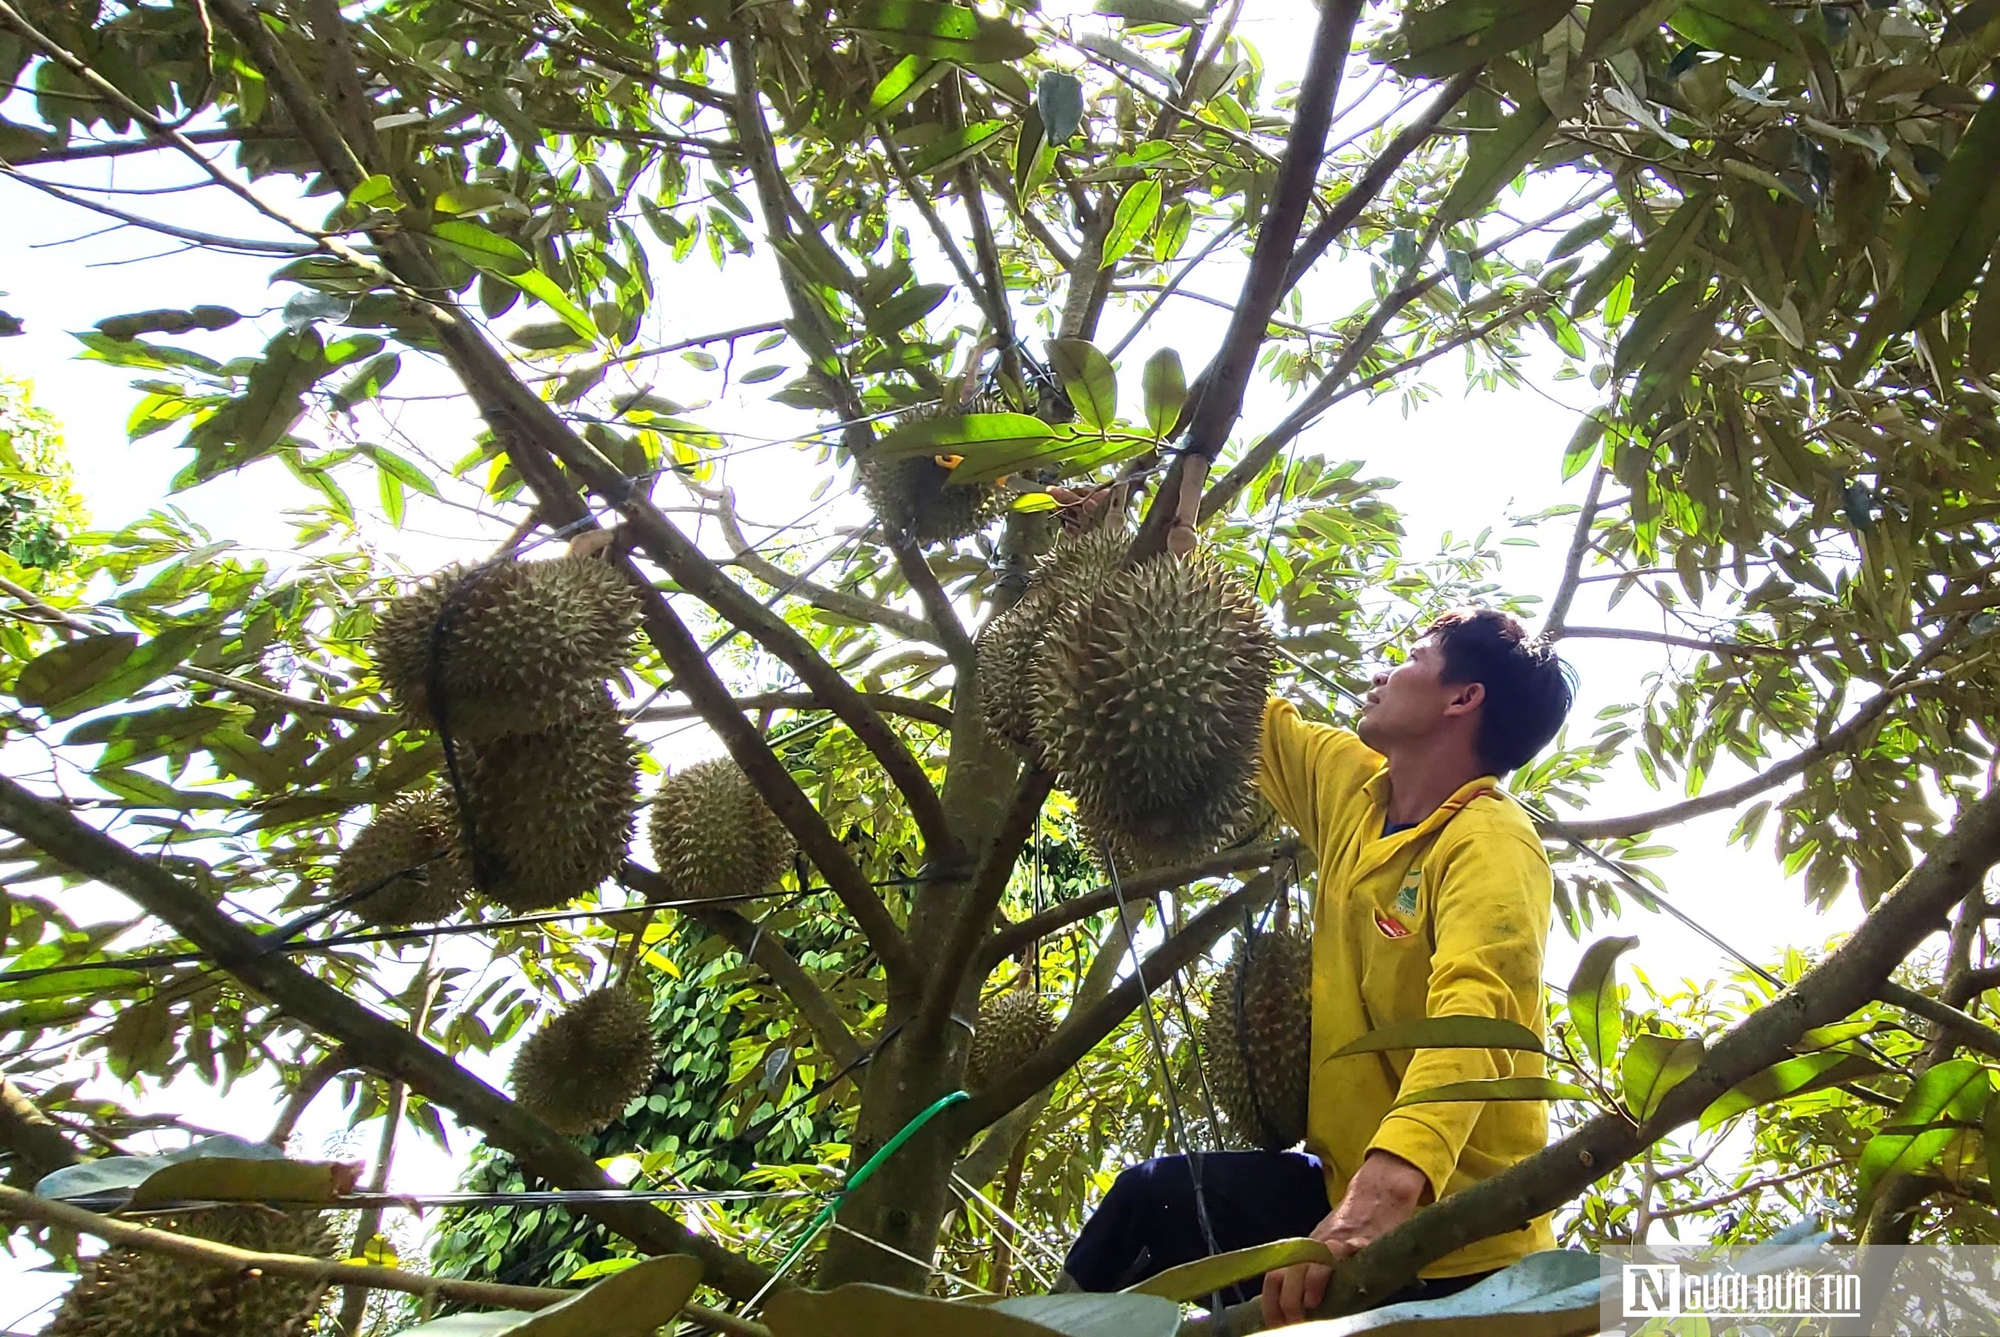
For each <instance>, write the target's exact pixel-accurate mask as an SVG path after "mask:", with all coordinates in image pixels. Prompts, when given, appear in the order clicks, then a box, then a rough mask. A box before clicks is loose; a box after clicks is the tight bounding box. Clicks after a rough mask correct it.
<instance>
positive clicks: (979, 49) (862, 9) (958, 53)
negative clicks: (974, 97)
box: [850, 0, 1035, 65]
mask: <svg viewBox="0 0 2000 1337" xmlns="http://www.w3.org/2000/svg"><path fill="white" fill-rule="evenodd" d="M850 26H852V27H855V28H859V29H861V30H862V31H863V32H866V33H867V34H868V35H869V36H870V37H872V38H874V39H875V40H876V41H878V42H880V43H881V44H882V45H884V46H886V47H888V48H890V49H891V50H894V51H908V52H910V53H912V54H914V55H920V56H931V57H933V58H935V59H938V60H955V61H960V62H962V63H964V64H968V65H985V64H991V63H993V62H996V61H1005V60H1019V59H1021V58H1022V57H1023V56H1028V55H1032V54H1033V53H1034V50H1035V41H1034V39H1033V38H1032V37H1029V36H1028V35H1027V34H1026V33H1024V32H1022V31H1021V30H1020V29H1019V28H1016V27H1015V26H1014V25H1012V24H1011V23H1006V22H1003V21H1001V20H999V19H989V18H986V17H985V16H983V15H981V14H980V13H979V12H978V11H977V10H973V9H970V8H967V7H966V6H963V5H946V4H933V3H927V2H926V0H865V3H863V4H861V5H859V6H857V7H856V9H855V12H854V17H853V18H852V19H851V20H850Z"/></svg>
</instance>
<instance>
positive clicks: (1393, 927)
mask: <svg viewBox="0 0 2000 1337" xmlns="http://www.w3.org/2000/svg"><path fill="white" fill-rule="evenodd" d="M1375 927H1376V928H1378V929H1380V930H1382V936H1383V937H1385V938H1407V937H1409V936H1410V934H1411V933H1413V932H1414V931H1415V930H1413V929H1411V928H1410V927H1408V926H1407V925H1404V924H1399V923H1397V922H1396V921H1395V920H1393V919H1391V918H1389V916H1387V915H1385V914H1383V913H1382V912H1381V911H1380V910H1377V911H1376V912H1375Z"/></svg>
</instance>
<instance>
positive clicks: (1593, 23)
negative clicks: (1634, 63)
mask: <svg viewBox="0 0 2000 1337" xmlns="http://www.w3.org/2000/svg"><path fill="white" fill-rule="evenodd" d="M1683 3H1685V0H1591V6H1590V22H1589V24H1588V25H1587V26H1586V27H1585V28H1584V30H1583V51H1582V52H1581V53H1580V59H1582V60H1584V61H1591V60H1596V59H1599V58H1600V57H1603V56H1615V55H1617V54H1618V53H1619V52H1620V51H1623V50H1625V49H1626V48H1627V47H1629V46H1632V45H1634V44H1636V43H1637V42H1638V41H1639V40H1640V39H1641V38H1643V37H1645V36H1646V35H1647V34H1649V33H1653V32H1657V31H1659V27H1660V25H1661V24H1662V23H1665V22H1666V21H1667V16H1668V15H1669V14H1671V13H1673V12H1674V11H1675V10H1676V9H1679V8H1680V7H1681V5H1682V4H1683Z"/></svg>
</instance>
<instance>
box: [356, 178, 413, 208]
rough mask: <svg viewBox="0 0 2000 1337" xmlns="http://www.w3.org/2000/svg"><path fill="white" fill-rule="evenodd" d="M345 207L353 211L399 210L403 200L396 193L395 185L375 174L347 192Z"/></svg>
mask: <svg viewBox="0 0 2000 1337" xmlns="http://www.w3.org/2000/svg"><path fill="white" fill-rule="evenodd" d="M347 207H348V208H350V209H354V210H366V209H376V208H381V209H400V208H402V207H403V200H402V197H401V196H399V195H398V194H397V193H396V183H395V182H394V181H391V180H390V179H389V178H388V177H387V176H385V175H384V174H383V173H381V172H377V173H375V175H373V176H371V177H369V178H368V179H367V180H366V181H363V182H362V183H361V184H360V185H358V186H356V187H355V188H354V189H353V190H350V191H348V192H347Z"/></svg>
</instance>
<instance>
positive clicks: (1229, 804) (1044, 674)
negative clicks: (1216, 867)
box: [1034, 556, 1276, 861]
mask: <svg viewBox="0 0 2000 1337" xmlns="http://www.w3.org/2000/svg"><path fill="white" fill-rule="evenodd" d="M1275 646H1276V643H1275V641H1274V639H1273V637H1272V635H1271V629H1270V626H1269V624H1268V623H1267V622H1266V620H1265V618H1264V613H1263V610H1262V609H1261V608H1259V607H1258V606H1257V604H1256V602H1255V600H1254V599H1252V598H1251V596H1250V593H1249V591H1247V590H1246V589H1244V588H1243V586H1242V585H1240V584H1239V583H1238V582H1237V581H1236V580H1235V579H1234V578H1233V577H1231V576H1229V575H1228V574H1227V573H1226V572H1224V571H1223V570H1222V569H1221V568H1220V567H1218V566H1217V565H1215V564H1214V563H1213V562H1211V561H1209V560H1208V559H1206V558H1203V557H1200V556H1190V557H1180V558H1176V557H1162V558H1158V559H1155V560H1153V561H1149V562H1146V563H1143V564H1141V565H1139V566H1136V567H1126V568H1122V569H1120V570H1117V571H1115V572H1114V573H1112V574H1111V575H1110V576H1109V577H1107V578H1105V579H1104V580H1102V581H1101V582H1100V583H1099V584H1098V585H1097V586H1096V588H1095V590H1094V591H1093V592H1091V593H1090V594H1089V595H1087V596H1085V597H1080V598H1077V599H1074V600H1072V601H1070V602H1069V603H1068V604H1067V605H1066V606H1065V607H1064V608H1063V609H1062V611H1061V612H1060V613H1059V614H1058V615H1057V616H1056V618H1055V619H1054V620H1053V621H1052V622H1051V624H1050V626H1049V630H1048V633H1047V636H1046V639H1045V641H1044V647H1043V651H1042V652H1041V653H1040V654H1039V655H1037V656H1036V659H1035V665H1034V670H1035V677H1036V681H1035V698H1034V699H1035V737H1036V740H1037V742H1038V743H1039V744H1040V745H1041V748H1042V752H1043V755H1044V756H1045V757H1046V758H1047V761H1048V764H1049V765H1050V766H1051V767H1052V768H1053V769H1054V770H1055V771H1056V772H1057V774H1058V775H1059V777H1060V782H1061V784H1062V785H1063V787H1064V788H1065V789H1066V790H1068V791H1069V793H1070V794H1071V795H1072V796H1074V797H1075V799H1076V800H1077V806H1078V808H1079V809H1080V810H1083V811H1085V812H1087V814H1088V816H1089V819H1090V824H1091V825H1092V826H1093V827H1095V828H1097V829H1098V830H1099V831H1100V832H1102V833H1103V834H1105V835H1107V836H1109V837H1111V838H1113V840H1114V841H1115V842H1116V843H1117V844H1119V845H1120V846H1122V847H1123V848H1124V849H1125V850H1126V851H1127V852H1129V853H1131V854H1133V855H1134V856H1135V857H1137V858H1140V859H1141V860H1142V861H1143V860H1152V859H1160V860H1167V859H1175V858H1181V857H1186V856H1190V855H1194V854H1199V853H1202V852H1205V851H1206V850H1209V849H1212V848H1213V847H1214V846H1215V844H1216V843H1217V842H1218V841H1220V840H1221V839H1223V838H1224V837H1226V836H1229V835H1232V834H1234V833H1235V832H1236V831H1237V830H1238V829H1240V828H1241V826H1242V825H1243V822H1244V820H1245V818H1246V817H1247V816H1248V814H1249V812H1250V809H1251V805H1252V799H1253V790H1252V781H1253V779H1254V777H1255V775H1256V768H1257V750H1258V742H1259V738H1260V736H1261V732H1262V729H1261V725H1262V720H1263V713H1264V701H1265V697H1266V695H1267V693H1268V692H1269V690H1270V685H1271V670H1272V658H1273V655H1274V653H1275Z"/></svg>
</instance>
